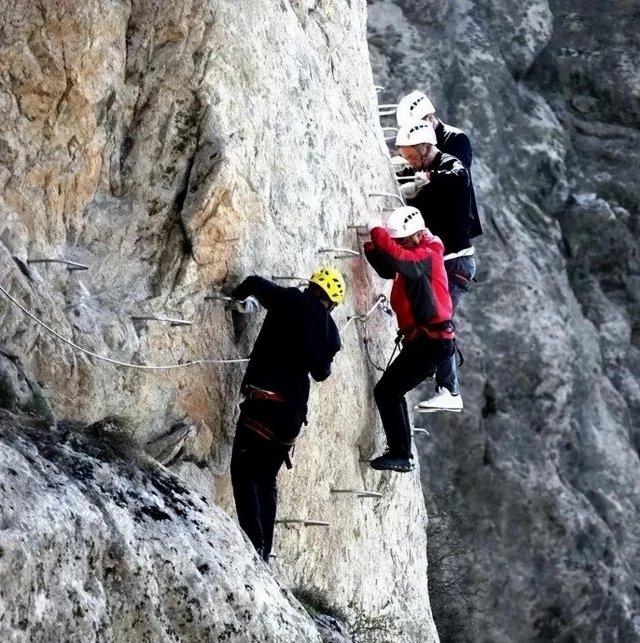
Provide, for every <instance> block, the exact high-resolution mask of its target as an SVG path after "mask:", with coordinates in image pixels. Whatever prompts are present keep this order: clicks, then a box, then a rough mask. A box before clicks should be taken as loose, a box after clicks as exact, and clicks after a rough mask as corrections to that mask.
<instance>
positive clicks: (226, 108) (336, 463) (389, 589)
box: [0, 0, 437, 641]
mask: <svg viewBox="0 0 640 643" xmlns="http://www.w3.org/2000/svg"><path fill="white" fill-rule="evenodd" d="M0 14H2V16H3V20H2V24H1V25H0V119H1V120H2V123H3V126H2V128H1V131H0V185H1V186H2V190H0V241H1V243H0V284H1V285H2V287H3V288H5V289H7V290H8V291H9V292H11V293H12V295H13V296H15V297H16V298H17V299H18V300H19V301H21V302H22V303H23V304H25V305H26V306H27V307H28V308H29V309H30V310H31V311H33V312H34V313H35V314H36V315H37V316H38V317H39V318H41V319H43V320H44V321H45V322H46V323H47V324H49V325H51V326H52V327H53V328H55V329H56V331H58V332H59V333H61V334H62V335H63V336H65V337H68V338H72V339H73V340H74V341H75V342H76V343H77V344H80V345H82V346H84V347H86V348H87V349H90V350H92V351H96V352H98V353H101V354H106V355H110V356H111V357H115V358H117V359H119V360H123V361H125V362H132V363H136V364H140V363H151V364H170V363H177V362H179V361H184V360H190V359H194V358H203V357H210V358H237V357H245V356H246V355H247V353H248V351H249V349H250V346H251V344H252V340H253V339H254V337H255V334H256V331H257V328H258V326H259V321H258V320H252V321H250V322H249V323H247V321H246V320H241V319H238V318H237V317H235V316H234V315H233V314H232V313H230V312H228V311H226V310H225V309H224V306H223V305H222V304H220V302H216V301H210V300H205V296H206V295H209V294H211V293H212V292H213V291H214V289H216V288H223V289H225V288H228V287H231V286H233V285H235V284H236V283H237V282H238V280H239V279H240V278H241V277H242V276H244V275H245V274H247V273H258V274H262V275H265V276H270V275H275V276H293V277H298V278H299V277H305V276H307V275H308V274H310V271H311V270H312V269H313V268H314V267H316V266H317V264H318V263H320V262H325V261H327V256H328V255H327V254H326V253H320V252H319V250H321V249H322V248H327V247H352V248H355V247H357V246H356V236H355V232H354V231H353V230H348V229H347V227H346V226H347V224H352V223H357V222H364V221H365V220H366V219H365V216H366V214H367V213H368V212H369V211H370V210H371V209H372V207H373V209H376V208H380V207H382V205H383V204H382V203H380V204H376V205H374V206H371V204H368V203H367V201H366V197H365V194H366V192H367V191H370V190H375V189H378V190H381V189H382V190H384V189H392V188H393V183H392V178H391V177H392V174H391V170H390V167H389V164H388V157H387V151H386V148H385V146H384V143H383V139H382V135H381V132H380V130H379V129H378V124H377V117H376V116H375V114H376V96H375V92H374V89H373V84H372V76H371V70H370V66H369V60H368V51H367V43H366V37H365V36H366V15H365V4H364V2H362V1H360V0H359V1H352V2H343V1H342V0H340V1H338V0H322V1H320V0H317V1H314V0H304V1H302V0H297V1H295V2H281V3H274V2H271V1H269V0H258V1H254V2H238V1H237V0H222V1H220V0H217V1H216V2H213V1H212V0H188V1H187V2H180V3H174V4H171V3H167V2H159V1H157V0H134V1H132V2H125V3H120V2H111V1H109V0H88V1H83V2H76V1H73V2H69V1H68V0H65V1H64V2H63V1H62V0H60V1H55V0H54V1H52V2H46V3H40V4H37V3H36V4H34V3H31V2H25V1H23V0H19V1H18V2H8V1H6V0H0ZM329 256H330V255H329ZM43 258H65V259H69V260H73V261H76V262H80V263H83V264H86V265H88V266H89V270H87V271H73V272H68V271H66V270H65V268H64V266H62V265H54V264H40V263H28V262H29V261H30V260H34V259H43ZM341 265H343V266H344V269H345V272H346V274H347V277H348V280H349V284H350V292H351V298H350V301H349V304H348V305H347V306H345V307H344V309H341V310H339V311H338V312H337V320H338V322H339V324H340V325H342V324H344V323H345V321H346V319H347V316H348V315H352V314H354V313H360V312H363V311H365V310H367V309H368V308H369V307H370V306H371V304H372V301H373V299H374V296H375V295H376V294H377V289H378V288H379V285H376V286H374V284H373V282H372V281H371V279H370V277H369V273H368V271H367V270H366V268H365V266H364V262H363V261H361V260H349V261H345V262H344V263H343V264H341ZM145 314H146V315H148V314H154V315H162V316H170V317H175V318H181V319H186V320H190V321H192V322H193V325H191V326H180V327H172V326H169V325H167V324H163V323H160V322H153V321H149V322H139V321H136V322H133V321H132V320H131V319H130V318H131V316H135V315H145ZM0 329H1V330H0V343H1V344H2V345H3V346H4V347H5V348H6V349H7V350H9V351H10V352H12V353H15V354H16V355H19V356H20V359H21V360H22V362H23V364H24V366H25V369H26V371H27V373H28V374H29V375H30V376H31V377H32V379H34V380H36V381H38V382H40V383H41V385H42V387H43V388H44V390H45V393H46V394H47V396H48V398H49V399H50V400H51V405H52V407H53V410H54V412H55V414H56V416H57V417H59V418H66V419H69V420H76V421H80V422H83V423H88V422H93V421H97V420H101V419H102V418H105V417H107V416H112V415H115V416H119V417H124V418H125V419H126V421H127V423H128V424H129V425H130V426H131V427H133V430H134V433H135V437H136V439H137V440H138V441H139V442H140V443H149V444H156V446H158V444H159V443H158V442H156V439H157V438H161V439H164V437H166V436H167V437H170V436H171V435H172V434H173V433H174V429H175V427H181V426H183V427H190V426H194V427H196V428H197V429H198V431H197V433H194V432H192V431H187V432H185V434H184V435H183V436H181V437H179V438H176V440H177V441H176V442H173V443H172V444H166V445H165V444H164V443H162V449H160V447H158V454H159V455H160V454H163V459H164V457H165V456H166V457H167V458H168V460H167V461H168V462H172V461H173V460H174V459H176V458H177V459H178V462H175V463H174V464H173V465H172V466H173V467H174V469H175V471H177V472H178V473H179V474H180V475H181V476H182V477H183V478H185V479H188V480H189V481H190V484H192V485H194V486H196V487H197V488H199V489H201V491H202V493H203V494H205V495H206V494H210V495H211V497H213V498H214V499H215V500H216V501H217V502H218V503H219V504H221V505H222V506H223V507H224V508H226V509H229V510H231V507H232V503H231V499H230V491H229V484H228V476H227V475H226V474H227V470H228V460H229V454H230V444H231V439H232V435H233V426H234V420H235V414H236V402H237V392H238V387H239V382H240V376H241V371H242V366H238V365H220V366H207V367H194V368H190V369H182V370H172V371H168V372H150V371H145V370H133V369H126V368H120V367H117V366H115V365H112V364H107V363H100V362H96V361H95V360H93V359H91V358H88V357H87V356H85V355H83V354H80V353H78V352H77V351H75V350H74V349H72V348H71V347H69V346H66V345H63V344H61V343H60V342H59V341H58V340H56V339H54V338H52V337H51V336H49V335H47V334H45V333H43V330H42V329H41V328H39V327H38V326H37V325H35V323H33V322H32V321H29V320H27V319H26V318H25V316H24V315H23V314H22V313H21V312H20V311H19V310H18V309H17V308H15V306H13V305H12V304H10V303H9V302H8V301H7V300H6V299H4V298H0ZM370 332H371V335H372V339H373V340H374V341H373V344H372V350H373V351H374V352H375V353H378V354H379V353H380V352H381V351H382V350H384V349H385V348H386V346H385V343H384V341H382V340H381V338H382V337H385V336H387V335H388V336H391V326H390V322H389V321H388V320H386V319H382V316H380V315H378V316H377V317H376V318H375V319H374V320H373V322H372V325H371V328H370ZM359 333H360V330H359V328H358V327H357V325H352V326H351V327H350V329H349V330H348V331H347V333H346V334H345V337H344V350H343V352H342V353H341V354H340V356H339V358H338V359H337V361H336V366H335V374H334V376H333V377H332V378H331V379H330V380H329V381H327V382H326V383H323V384H322V385H320V386H317V387H315V389H314V394H313V397H312V400H311V412H310V415H309V425H308V427H307V429H306V433H305V435H304V436H303V437H302V439H301V441H300V444H299V447H298V448H297V451H296V466H295V468H294V470H293V471H292V472H288V473H285V474H284V475H283V476H282V478H283V479H282V485H281V509H280V518H284V519H287V518H298V519H312V520H313V519H315V520H328V521H330V522H331V525H330V527H329V528H321V527H306V528H303V527H285V526H282V527H280V528H279V530H278V542H277V554H278V557H279V558H278V568H279V573H280V575H281V578H282V579H283V580H284V581H286V582H287V583H288V584H289V585H290V586H291V587H294V588H300V587H302V588H308V589H311V590H313V591H316V592H319V593H320V594H321V595H322V597H323V600H324V601H325V603H327V604H330V605H335V606H337V607H339V608H341V610H342V611H343V612H345V613H346V614H347V616H349V617H351V618H352V620H354V622H355V620H358V619H359V620H360V621H362V622H365V623H367V622H371V623H373V624H374V626H375V627H376V628H377V630H376V633H375V636H377V637H378V639H382V640H384V636H386V637H387V638H391V639H393V640H394V641H432V640H437V634H436V632H435V630H434V627H433V623H432V619H431V613H430V607H429V600H428V593H427V559H426V535H425V524H426V513H425V509H424V502H423V500H422V497H421V493H420V482H419V479H418V476H417V474H415V475H410V476H404V477H401V476H389V475H380V474H377V473H374V472H372V471H370V470H368V468H367V467H366V465H364V464H362V463H361V459H362V458H368V457H370V456H371V455H372V453H373V452H374V449H375V448H376V447H380V431H379V429H378V430H377V432H376V424H375V423H376V417H375V413H374V409H373V405H372V400H371V383H372V381H373V377H372V375H373V372H372V371H371V370H370V369H369V368H368V367H366V366H365V364H366V361H365V357H364V353H363V351H362V346H361V343H360V342H359ZM283 350H288V347H286V346H285V347H283ZM378 357H380V356H379V355H378ZM169 442H171V440H169ZM165 447H166V448H165ZM173 447H175V453H174V449H173ZM16 448H17V447H16ZM15 457H16V458H18V457H19V456H18V455H16V456H15ZM34 457H35V456H34ZM25 466H26V465H25ZM33 466H34V467H35V466H36V464H35V463H34V464H33ZM33 475H34V476H35V473H34V474H33ZM105 476H106V474H105ZM34 480H35V478H34ZM38 480H40V479H39V478H38ZM41 482H42V481H40V482H38V484H40V483H41ZM332 488H342V489H356V490H360V489H368V490H370V491H371V490H373V491H381V492H383V493H384V498H383V499H382V500H380V501H377V500H375V499H371V498H367V499H361V498H358V497H356V496H354V495H337V494H334V493H332V492H331V489H332ZM53 493H54V492H53V491H52V494H53ZM63 493H66V492H63V491H60V494H63ZM68 493H69V494H72V493H75V492H74V491H73V489H71V490H69V492H68ZM52 497H53V496H52ZM66 497H67V496H62V495H61V504H62V507H63V509H64V511H67V510H68V508H64V503H63V500H64V498H66ZM75 501H77V502H80V500H79V499H78V498H75V500H74V502H75ZM114 511H115V509H114ZM163 511H164V509H163ZM93 513H95V510H91V511H90V508H87V516H88V515H89V514H91V515H93ZM98 517H99V516H98ZM103 519H104V520H106V518H104V517H103ZM54 520H55V519H54ZM96 520H97V518H96ZM122 520H123V521H124V522H125V523H126V521H130V520H133V518H131V517H128V516H124V517H122ZM162 525H164V523H162ZM166 527H167V529H170V528H171V525H169V524H167V525H166ZM144 528H145V529H146V527H144ZM194 528H195V526H194ZM81 529H86V530H88V532H87V533H88V534H89V535H90V534H91V533H92V531H91V525H90V524H87V525H86V526H84V527H81ZM96 529H102V527H96ZM123 529H124V527H123ZM225 533H226V532H225ZM176 537H180V538H187V534H186V533H181V534H178V535H176ZM77 538H78V539H79V540H78V541H77V542H80V539H81V536H80V535H79V536H77ZM198 538H200V537H199V536H198ZM198 542H199V540H198ZM56 546H58V545H56ZM203 546H204V547H206V544H204V545H203ZM60 547H62V545H60ZM131 547H134V546H133V545H132V546H131ZM136 547H137V545H136ZM158 547H159V548H160V545H158ZM134 549H135V547H134ZM56 551H60V555H61V556H62V550H61V549H60V550H56ZM66 551H70V550H66ZM189 551H191V550H189ZM145 552H146V553H145ZM133 553H135V555H136V556H138V555H139V556H143V555H144V556H148V557H149V558H150V559H151V558H153V557H154V556H156V555H157V556H158V557H159V556H160V553H161V552H160V549H154V550H153V551H149V550H140V551H139V552H138V550H136V551H135V552H132V554H133ZM79 555H80V556H83V557H85V558H86V557H87V556H88V555H89V552H88V551H87V550H84V551H81V552H80V554H79ZM158 560H160V558H158ZM7 564H8V563H7ZM43 564H45V565H50V564H53V559H46V560H45V561H43ZM64 564H65V565H67V564H68V565H72V562H71V561H65V562H64ZM131 564H134V563H133V562H131ZM151 564H159V563H157V561H155V562H152V561H151V560H150V562H149V565H151ZM184 564H185V565H188V564H189V563H188V562H185V563H184ZM230 569H231V567H230ZM20 578H22V579H23V580H24V582H25V583H26V585H25V586H24V587H23V586H21V585H20V583H15V584H14V585H13V588H14V591H16V592H21V593H23V592H28V591H29V585H28V576H27V575H25V576H22V577H20ZM154 591H155V590H154ZM158 591H159V590H158ZM274 591H275V590H274ZM105 600H110V599H109V598H108V597H107V598H105ZM158 600H160V599H158ZM163 600H164V599H163ZM166 600H167V601H169V600H170V599H169V598H168V597H167V598H166ZM265 600H267V599H266V598H265ZM167 605H169V603H167ZM167 609H168V608H167ZM176 609H177V608H176ZM105 618H106V617H105ZM212 618H213V617H212ZM283 618H284V617H283ZM287 618H288V617H287ZM367 619H369V621H367ZM371 619H376V620H375V621H373V620H371ZM107 620H108V619H107ZM169 620H170V618H169ZM206 623H208V621H206ZM167 627H168V626H167ZM202 627H205V625H204V624H203V625H202ZM167 631H168V630H167ZM371 637H373V634H371ZM371 637H370V638H371ZM203 638H204V637H203ZM238 640H242V639H241V638H240V639H238ZM265 640H267V639H265ZM371 640H374V639H373V638H372V639H371Z"/></svg>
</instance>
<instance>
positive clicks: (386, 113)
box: [378, 109, 396, 116]
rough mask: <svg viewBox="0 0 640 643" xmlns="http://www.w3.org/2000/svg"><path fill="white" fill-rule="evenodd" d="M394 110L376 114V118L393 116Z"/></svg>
mask: <svg viewBox="0 0 640 643" xmlns="http://www.w3.org/2000/svg"><path fill="white" fill-rule="evenodd" d="M395 114H396V110H395V109H394V110H392V111H387V112H378V116H395Z"/></svg>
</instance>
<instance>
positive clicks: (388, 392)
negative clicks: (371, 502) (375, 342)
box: [374, 335, 454, 458]
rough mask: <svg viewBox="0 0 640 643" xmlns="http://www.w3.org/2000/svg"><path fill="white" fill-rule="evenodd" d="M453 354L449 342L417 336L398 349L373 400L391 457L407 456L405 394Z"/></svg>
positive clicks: (409, 447) (408, 443)
mask: <svg viewBox="0 0 640 643" xmlns="http://www.w3.org/2000/svg"><path fill="white" fill-rule="evenodd" d="M453 353H454V347H453V342H452V341H451V340H448V339H446V340H445V339H431V338H429V337H427V336H426V335H420V336H418V337H417V338H416V339H414V340H413V341H411V342H407V343H406V344H405V345H404V346H403V347H402V350H401V351H400V354H399V355H398V357H396V359H394V360H393V362H391V364H390V365H389V368H387V370H386V371H385V372H384V375H383V376H382V377H381V378H380V380H379V381H378V383H377V384H376V387H375V389H374V396H375V400H376V404H377V405H378V411H379V412H380V417H381V419H382V426H383V428H384V432H385V434H386V436H387V445H388V447H389V453H390V455H392V456H393V457H397V458H409V457H410V456H411V422H410V421H409V411H408V409H407V402H406V401H405V399H404V396H405V394H406V393H408V392H409V391H410V390H411V389H414V388H415V387H416V386H418V384H420V382H422V381H424V380H425V379H426V378H427V377H429V376H430V375H433V373H434V372H435V370H436V368H437V367H438V364H440V363H441V362H442V361H444V360H447V359H450V358H451V356H452V355H453Z"/></svg>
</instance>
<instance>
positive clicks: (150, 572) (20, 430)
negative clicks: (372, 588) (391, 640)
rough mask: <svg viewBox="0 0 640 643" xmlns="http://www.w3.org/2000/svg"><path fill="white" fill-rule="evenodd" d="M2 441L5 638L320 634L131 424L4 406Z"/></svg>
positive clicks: (1, 629) (0, 564)
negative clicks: (131, 431) (144, 455)
mask: <svg viewBox="0 0 640 643" xmlns="http://www.w3.org/2000/svg"><path fill="white" fill-rule="evenodd" d="M0 442H1V444H2V448H1V449H0V454H1V455H0V458H1V462H0V498H1V502H2V529H1V530H0V570H1V572H2V577H3V579H4V581H3V583H2V588H1V589H0V611H1V613H2V615H3V617H2V622H1V623H0V635H1V636H2V639H3V640H7V641H8V640H15V641H42V642H44V641H54V640H69V639H74V640H82V641H240V640H242V641H266V640H270V641H295V640H304V641H317V642H318V643H320V641H321V640H322V639H321V637H320V635H319V633H318V631H317V628H316V626H315V625H314V623H313V621H312V620H311V618H310V617H309V614H308V613H307V612H306V611H305V610H304V609H303V608H302V607H301V605H300V604H299V603H298V601H297V600H296V599H295V598H294V597H293V596H292V595H291V593H290V592H288V591H287V590H285V589H284V588H283V587H282V586H281V585H279V584H278V582H277V581H276V580H275V579H274V578H273V576H272V575H271V574H270V572H269V571H268V569H267V568H266V566H265V565H264V563H262V562H261V561H260V560H258V557H257V556H256V555H254V554H253V553H252V552H251V550H250V549H249V548H248V547H247V545H246V542H245V540H244V539H243V538H242V536H241V535H240V533H239V531H238V529H237V528H236V526H235V525H234V523H233V522H232V521H231V519H230V518H229V517H228V516H227V515H226V514H225V513H224V512H223V511H221V510H220V509H219V508H217V507H216V506H215V505H213V504H212V503H210V502H207V501H206V499H205V498H200V497H198V496H197V495H196V494H194V493H193V492H190V491H189V490H188V488H187V486H186V485H185V484H184V483H183V482H181V481H180V480H179V479H178V478H176V476H175V475H172V474H171V473H169V472H167V471H166V470H164V471H163V470H162V469H161V468H160V467H158V466H157V465H155V466H154V465H153V464H151V463H150V462H145V461H141V462H138V461H137V458H136V454H135V451H133V450H132V445H131V444H130V439H129V440H128V439H127V435H126V433H123V432H122V431H121V430H120V431H119V430H118V429H117V428H115V427H113V426H110V425H109V424H108V423H104V424H103V426H94V427H89V428H88V429H86V428H82V429H79V428H74V427H71V426H67V427H64V426H60V427H59V428H57V429H54V428H52V427H51V426H47V425H46V424H43V423H41V422H38V421H35V420H34V419H33V418H32V417H31V418H29V417H26V416H23V415H15V414H11V413H8V412H6V411H0ZM141 465H142V468H141Z"/></svg>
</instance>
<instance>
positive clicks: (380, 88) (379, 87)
mask: <svg viewBox="0 0 640 643" xmlns="http://www.w3.org/2000/svg"><path fill="white" fill-rule="evenodd" d="M373 88H374V89H375V90H376V94H379V93H380V92H383V91H384V87H383V86H382V85H374V86H373Z"/></svg>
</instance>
